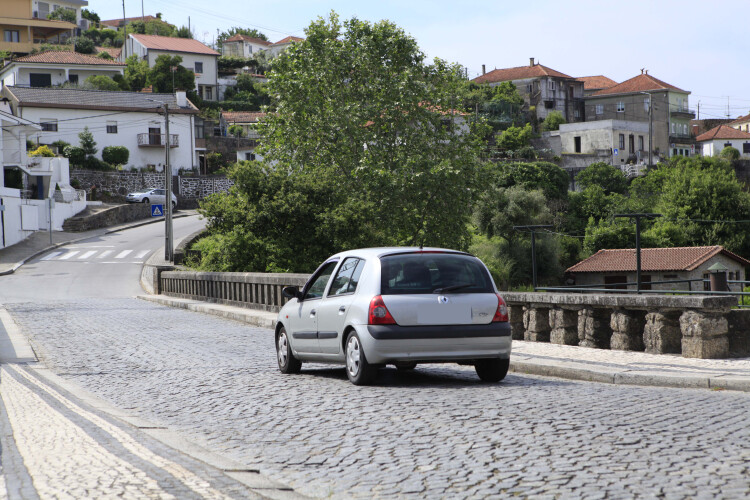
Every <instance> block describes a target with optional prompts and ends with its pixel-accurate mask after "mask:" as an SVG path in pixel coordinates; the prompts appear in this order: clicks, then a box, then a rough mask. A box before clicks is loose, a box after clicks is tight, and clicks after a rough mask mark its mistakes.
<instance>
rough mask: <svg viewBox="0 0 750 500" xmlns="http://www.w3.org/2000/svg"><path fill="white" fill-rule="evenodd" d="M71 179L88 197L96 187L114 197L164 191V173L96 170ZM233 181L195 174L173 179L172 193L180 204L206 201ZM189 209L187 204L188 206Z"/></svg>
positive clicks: (74, 174)
mask: <svg viewBox="0 0 750 500" xmlns="http://www.w3.org/2000/svg"><path fill="white" fill-rule="evenodd" d="M70 178H71V180H73V179H77V180H78V182H79V183H80V184H81V189H84V190H85V191H86V192H87V194H88V195H89V196H90V195H91V188H92V187H93V186H96V190H97V191H98V192H99V193H102V192H104V191H107V192H109V193H110V194H111V195H113V196H123V197H124V196H125V195H127V194H128V193H132V192H134V191H140V190H142V189H148V188H164V184H165V183H164V179H165V177H164V173H155V172H140V171H137V172H99V171H96V170H73V171H71V172H70ZM232 185H234V182H233V181H232V180H230V179H227V178H226V177H223V176H215V175H194V176H192V175H191V176H179V175H178V176H174V177H173V186H174V188H173V191H174V193H175V194H176V195H177V197H178V198H180V201H186V200H198V199H203V198H205V197H206V196H208V195H209V194H214V193H223V192H226V191H228V190H229V188H230V187H231V186H232ZM185 206H186V205H185Z"/></svg>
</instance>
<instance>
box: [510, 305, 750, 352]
mask: <svg viewBox="0 0 750 500" xmlns="http://www.w3.org/2000/svg"><path fill="white" fill-rule="evenodd" d="M502 295H503V297H504V298H505V300H506V301H507V303H508V308H509V310H510V322H511V327H512V329H513V338H514V339H518V340H528V341H534V342H551V343H554V344H564V345H578V346H583V347H597V348H601V349H618V350H629V351H644V350H645V351H646V352H649V353H657V354H670V353H674V354H682V356H683V357H686V358H727V357H730V355H734V356H746V355H750V340H749V339H750V332H749V331H748V324H749V323H750V310H740V309H732V307H733V306H736V305H737V299H736V297H729V296H715V295H714V296H698V295H690V296H676V295H653V294H649V295H624V294H582V293H575V294H573V293H518V292H503V294H502Z"/></svg>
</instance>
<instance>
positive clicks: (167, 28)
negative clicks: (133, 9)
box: [128, 19, 175, 36]
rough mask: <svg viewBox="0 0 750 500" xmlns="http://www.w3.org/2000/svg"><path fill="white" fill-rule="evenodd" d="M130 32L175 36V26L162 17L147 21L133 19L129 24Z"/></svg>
mask: <svg viewBox="0 0 750 500" xmlns="http://www.w3.org/2000/svg"><path fill="white" fill-rule="evenodd" d="M128 32H129V33H138V34H141V35H159V36H174V33H175V27H174V26H173V25H171V24H169V23H167V22H164V21H162V20H161V19H152V20H150V21H146V22H145V23H144V22H143V21H133V22H131V23H130V24H129V25H128Z"/></svg>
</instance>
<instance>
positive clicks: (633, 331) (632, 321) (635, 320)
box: [609, 309, 646, 351]
mask: <svg viewBox="0 0 750 500" xmlns="http://www.w3.org/2000/svg"><path fill="white" fill-rule="evenodd" d="M644 316H645V312H643V311H632V310H624V309H618V310H614V311H612V316H611V318H610V321H609V326H610V327H611V328H612V338H611V341H610V347H609V348H610V349H617V350H620V351H642V350H643V349H644V346H643V329H644V326H645V325H646V320H645V318H644Z"/></svg>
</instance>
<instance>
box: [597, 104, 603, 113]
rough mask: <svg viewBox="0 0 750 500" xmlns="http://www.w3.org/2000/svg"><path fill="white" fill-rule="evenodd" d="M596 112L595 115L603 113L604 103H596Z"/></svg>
mask: <svg viewBox="0 0 750 500" xmlns="http://www.w3.org/2000/svg"><path fill="white" fill-rule="evenodd" d="M596 114H597V115H603V114H604V104H597V105H596Z"/></svg>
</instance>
